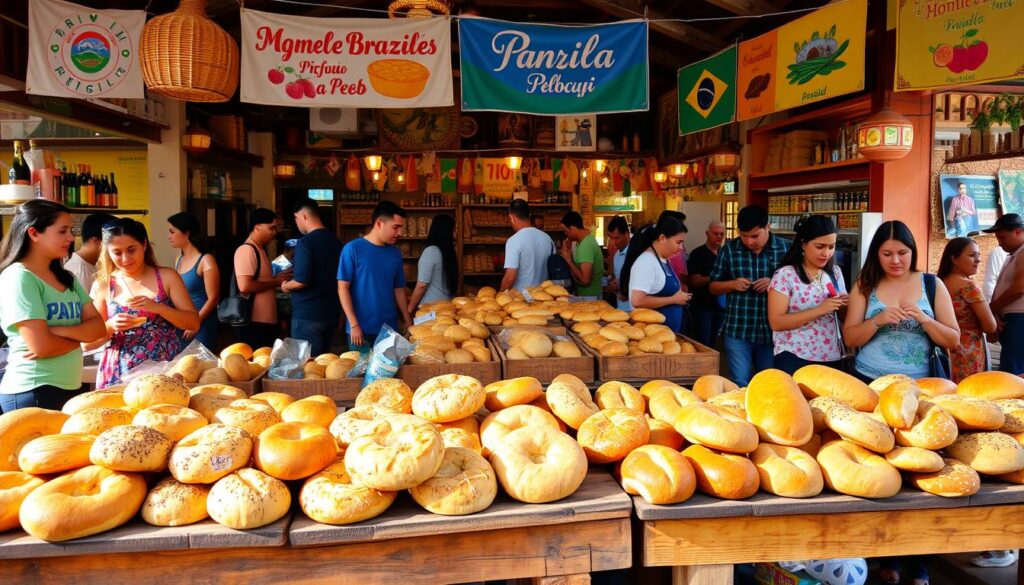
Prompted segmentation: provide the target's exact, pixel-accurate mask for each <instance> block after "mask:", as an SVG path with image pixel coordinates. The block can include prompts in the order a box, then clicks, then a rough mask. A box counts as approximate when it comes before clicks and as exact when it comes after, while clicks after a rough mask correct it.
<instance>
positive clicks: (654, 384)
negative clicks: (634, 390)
mask: <svg viewBox="0 0 1024 585" xmlns="http://www.w3.org/2000/svg"><path fill="white" fill-rule="evenodd" d="M662 388H682V386H680V385H679V384H676V383H675V382H669V381H668V380H651V381H649V382H645V383H644V385H643V386H640V394H642V395H643V397H644V400H646V401H647V402H648V403H649V402H650V399H651V396H652V395H653V394H654V393H655V392H656V391H658V390H661V389H662Z"/></svg>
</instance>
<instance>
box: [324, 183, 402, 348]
mask: <svg viewBox="0 0 1024 585" xmlns="http://www.w3.org/2000/svg"><path fill="white" fill-rule="evenodd" d="M404 226H405V210H403V209H402V208H401V207H399V206H398V205H396V204H395V203H392V202H391V201H381V202H380V203H378V204H377V206H376V207H374V208H373V227H371V228H370V232H369V233H368V234H366V235H365V236H363V237H361V238H356V239H354V240H352V241H351V242H349V243H347V244H345V247H344V248H342V250H341V259H340V260H339V261H338V297H339V298H340V299H341V308H342V310H343V311H345V318H346V319H347V320H348V323H347V324H346V325H345V329H346V331H348V339H349V347H350V348H354V349H359V348H364V347H367V346H372V345H373V342H374V341H375V340H376V338H377V334H378V333H379V332H380V329H381V326H383V325H384V324H385V323H386V324H388V325H390V326H391V327H392V328H393V329H395V330H398V315H399V312H401V315H402V321H403V323H404V325H405V326H406V327H408V326H409V325H411V324H412V318H411V317H409V300H408V298H407V295H406V291H405V272H404V270H403V267H402V252H401V251H400V250H399V249H398V248H396V247H395V246H394V244H395V243H396V242H397V241H398V238H399V237H400V236H401V235H402V228H403V227H404Z"/></svg>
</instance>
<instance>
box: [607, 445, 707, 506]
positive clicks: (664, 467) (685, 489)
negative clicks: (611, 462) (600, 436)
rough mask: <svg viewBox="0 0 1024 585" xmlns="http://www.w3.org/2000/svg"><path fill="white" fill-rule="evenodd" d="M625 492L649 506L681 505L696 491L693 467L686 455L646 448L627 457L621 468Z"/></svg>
mask: <svg viewBox="0 0 1024 585" xmlns="http://www.w3.org/2000/svg"><path fill="white" fill-rule="evenodd" d="M620 475H621V478H622V480H621V481H622V489H623V490H624V491H625V492H626V493H627V494H631V495H635V496H640V497H642V498H643V499H644V500H646V501H647V502H648V503H650V504H655V505H667V504H678V503H680V502H685V501H686V500H688V499H690V496H692V495H693V492H694V490H696V489H697V478H696V476H695V475H694V473H693V466H692V465H690V462H689V460H687V459H686V457H683V454H682V453H680V452H679V451H677V450H675V449H671V448H669V447H665V446H663V445H643V446H641V447H637V448H636V449H634V450H633V451H631V452H630V454H629V455H626V458H625V459H623V460H622V466H621V468H620Z"/></svg>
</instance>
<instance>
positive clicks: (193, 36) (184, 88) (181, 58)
mask: <svg viewBox="0 0 1024 585" xmlns="http://www.w3.org/2000/svg"><path fill="white" fill-rule="evenodd" d="M205 7H206V0H181V3H180V4H179V5H178V9H177V10H175V11H174V12H171V13H170V14H162V15H160V16H157V17H155V18H153V19H152V20H150V21H149V22H147V23H146V26H145V28H143V29H142V42H141V43H140V44H141V53H142V57H141V60H142V78H143V79H144V80H145V82H146V87H147V88H148V89H149V90H150V91H153V92H156V93H159V94H162V95H165V96H168V97H172V98H175V99H179V100H185V101H190V102H226V101H228V100H230V99H231V97H232V96H233V95H235V90H237V89H238V44H237V43H235V40H234V39H232V38H231V35H229V34H228V33H227V32H225V31H224V29H222V28H220V27H219V26H217V25H216V24H215V23H214V22H213V21H212V20H210V19H209V18H208V17H207V16H206V9H205Z"/></svg>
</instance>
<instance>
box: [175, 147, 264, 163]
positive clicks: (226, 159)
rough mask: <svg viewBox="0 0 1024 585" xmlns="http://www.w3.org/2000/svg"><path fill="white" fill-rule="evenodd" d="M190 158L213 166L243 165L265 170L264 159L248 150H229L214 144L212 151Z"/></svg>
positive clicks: (193, 155) (192, 155)
mask: <svg viewBox="0 0 1024 585" xmlns="http://www.w3.org/2000/svg"><path fill="white" fill-rule="evenodd" d="M189 157H191V158H192V159H194V160H195V161H196V162H199V163H202V164H208V165H212V166H221V165H224V166H230V165H242V166H248V167H255V168H263V157H262V156H260V155H258V154H253V153H251V152H249V151H247V150H239V149H237V148H228V147H226V146H221V145H219V144H217V143H216V142H214V143H213V144H211V145H210V150H207V151H206V152H204V153H202V154H190V155H189Z"/></svg>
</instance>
